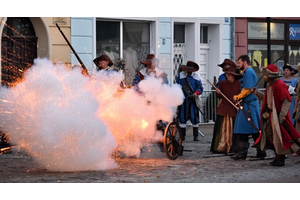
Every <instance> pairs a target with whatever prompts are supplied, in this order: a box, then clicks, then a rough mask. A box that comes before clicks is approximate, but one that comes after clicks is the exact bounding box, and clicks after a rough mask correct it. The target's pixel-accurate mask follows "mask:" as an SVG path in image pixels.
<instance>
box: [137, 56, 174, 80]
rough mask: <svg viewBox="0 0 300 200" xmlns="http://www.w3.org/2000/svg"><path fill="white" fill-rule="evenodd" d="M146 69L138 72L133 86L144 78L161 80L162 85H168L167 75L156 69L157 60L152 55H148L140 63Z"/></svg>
mask: <svg viewBox="0 0 300 200" xmlns="http://www.w3.org/2000/svg"><path fill="white" fill-rule="evenodd" d="M141 63H142V64H144V65H145V66H146V67H145V68H143V69H141V70H140V71H138V72H137V73H136V75H135V77H134V79H133V84H132V85H133V86H136V85H138V83H139V82H140V81H142V80H143V79H144V78H145V77H147V76H151V77H155V78H161V79H162V81H163V83H166V84H168V83H169V82H168V77H167V74H166V73H165V72H164V71H163V70H161V69H160V68H159V67H158V64H159V60H158V59H157V58H156V57H155V55H154V54H148V55H147V58H146V60H143V61H141Z"/></svg>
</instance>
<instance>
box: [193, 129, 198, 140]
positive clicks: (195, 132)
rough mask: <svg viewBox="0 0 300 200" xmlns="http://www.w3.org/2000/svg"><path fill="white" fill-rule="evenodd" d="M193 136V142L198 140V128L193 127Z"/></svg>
mask: <svg viewBox="0 0 300 200" xmlns="http://www.w3.org/2000/svg"><path fill="white" fill-rule="evenodd" d="M193 135H194V141H199V140H198V127H193Z"/></svg>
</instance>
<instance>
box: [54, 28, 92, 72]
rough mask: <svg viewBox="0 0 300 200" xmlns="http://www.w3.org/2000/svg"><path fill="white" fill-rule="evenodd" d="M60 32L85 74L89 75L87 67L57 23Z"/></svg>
mask: <svg viewBox="0 0 300 200" xmlns="http://www.w3.org/2000/svg"><path fill="white" fill-rule="evenodd" d="M55 24H56V26H57V28H58V30H59V32H60V33H61V34H62V36H63V37H64V39H65V40H66V42H67V44H68V45H69V47H70V48H71V50H72V51H73V54H74V55H75V57H76V58H77V60H78V62H79V63H80V65H81V67H82V69H83V70H84V72H85V73H86V74H87V75H89V74H88V71H87V68H86V67H85V65H84V64H83V62H82V61H81V59H80V58H79V56H78V55H77V53H76V51H75V50H74V48H73V47H72V45H71V43H70V42H69V40H68V39H67V37H66V36H65V34H64V33H63V32H62V30H61V29H60V27H59V25H58V24H57V23H55Z"/></svg>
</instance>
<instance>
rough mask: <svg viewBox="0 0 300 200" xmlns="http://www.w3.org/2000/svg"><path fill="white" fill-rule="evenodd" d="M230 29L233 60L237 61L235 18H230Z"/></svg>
mask: <svg viewBox="0 0 300 200" xmlns="http://www.w3.org/2000/svg"><path fill="white" fill-rule="evenodd" d="M230 30H231V58H230V59H231V60H232V61H233V62H234V61H235V18H234V17H231V18H230Z"/></svg>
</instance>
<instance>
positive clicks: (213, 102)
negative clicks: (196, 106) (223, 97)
mask: <svg viewBox="0 0 300 200" xmlns="http://www.w3.org/2000/svg"><path fill="white" fill-rule="evenodd" d="M259 91H260V92H264V91H265V88H262V89H259ZM200 98H201V104H202V106H201V110H200V124H214V123H215V121H216V118H217V106H218V103H219V99H218V98H217V97H216V90H204V91H203V93H202V94H201V96H200ZM261 104H262V102H261V101H259V107H260V108H261Z"/></svg>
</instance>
